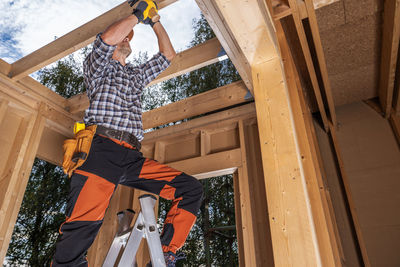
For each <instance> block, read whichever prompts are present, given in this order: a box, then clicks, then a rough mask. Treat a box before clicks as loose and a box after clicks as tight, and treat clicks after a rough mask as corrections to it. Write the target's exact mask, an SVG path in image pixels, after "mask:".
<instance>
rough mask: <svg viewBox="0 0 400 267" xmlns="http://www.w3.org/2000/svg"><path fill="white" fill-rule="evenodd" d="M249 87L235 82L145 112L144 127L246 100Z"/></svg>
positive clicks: (148, 127) (147, 127)
mask: <svg viewBox="0 0 400 267" xmlns="http://www.w3.org/2000/svg"><path fill="white" fill-rule="evenodd" d="M246 93H247V88H246V87H245V85H244V83H243V82H242V81H239V82H234V83H232V84H228V85H225V86H222V87H219V88H217V89H213V90H210V91H207V92H204V93H201V94H198V95H195V96H192V97H189V98H186V99H183V100H180V101H177V102H175V103H172V104H169V105H166V106H163V107H160V108H157V109H153V110H150V111H147V112H145V113H143V117H142V120H143V128H144V129H150V128H153V127H156V126H159V125H163V124H167V123H170V122H175V121H179V120H183V119H185V118H191V117H194V116H197V115H201V114H204V113H207V112H210V111H215V110H218V109H222V108H225V107H229V106H233V105H236V104H240V103H243V102H245V101H246V100H245V99H244V97H245V95H246Z"/></svg>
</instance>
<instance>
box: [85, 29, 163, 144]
mask: <svg viewBox="0 0 400 267" xmlns="http://www.w3.org/2000/svg"><path fill="white" fill-rule="evenodd" d="M115 47H116V46H110V45H107V44H106V43H104V42H103V40H102V39H101V37H100V34H99V35H98V36H97V38H96V40H95V41H94V43H93V51H92V52H91V53H90V54H89V55H88V56H87V57H86V59H85V61H84V63H83V73H84V76H85V84H86V87H87V95H88V97H89V101H90V106H89V108H88V109H87V110H86V111H85V117H84V122H85V124H87V125H90V124H97V125H102V126H105V127H108V128H112V129H115V130H120V131H125V132H128V133H131V134H134V135H135V136H136V138H137V139H138V140H139V141H142V140H143V125H142V103H141V95H142V90H143V88H144V87H145V86H146V85H147V84H148V83H150V82H151V81H152V80H153V79H155V78H156V77H157V75H158V74H159V73H161V72H162V71H163V70H165V69H166V68H167V67H168V66H169V65H170V62H169V61H168V59H167V58H166V57H165V56H164V55H163V54H161V53H160V52H159V53H157V54H156V55H154V56H153V57H152V58H151V59H150V60H149V61H147V62H146V63H144V64H141V65H138V66H133V65H132V64H126V65H125V66H122V65H121V63H119V62H118V61H116V60H114V59H112V55H113V52H114V50H115Z"/></svg>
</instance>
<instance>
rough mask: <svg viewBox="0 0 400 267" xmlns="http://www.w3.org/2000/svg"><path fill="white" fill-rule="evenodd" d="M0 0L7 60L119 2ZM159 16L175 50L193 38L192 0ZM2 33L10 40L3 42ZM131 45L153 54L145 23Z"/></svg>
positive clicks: (0, 47)
mask: <svg viewBox="0 0 400 267" xmlns="http://www.w3.org/2000/svg"><path fill="white" fill-rule="evenodd" d="M0 2H1V3H0V38H1V39H0V40H1V42H2V43H1V44H0V57H1V58H2V59H6V60H7V61H9V62H10V60H11V62H12V61H14V60H16V59H17V58H16V57H18V56H17V55H16V54H19V56H25V55H27V54H29V53H31V52H33V51H34V50H36V49H38V48H40V47H42V46H44V45H46V44H47V43H49V42H51V41H53V40H54V38H55V37H61V36H62V35H64V34H66V33H68V32H70V31H71V30H73V29H75V28H77V27H79V26H81V25H82V24H84V23H86V22H88V21H90V20H92V19H93V18H95V17H97V16H99V15H101V14H102V13H104V12H106V11H108V10H110V9H112V8H113V7H115V6H117V5H119V4H121V3H122V1H120V0H103V1H95V0H87V1H82V0H68V1H55V0H15V1H4V0H3V1H0ZM160 16H161V21H162V23H163V25H164V27H165V28H166V30H167V32H168V33H169V36H170V38H171V41H172V43H173V45H174V47H175V49H176V50H183V49H185V48H186V47H187V46H188V44H189V43H190V41H191V39H192V37H193V30H192V20H193V18H198V17H199V16H200V10H199V9H198V7H197V4H196V3H195V1H194V0H180V1H177V2H176V3H174V4H172V5H170V6H168V7H166V8H164V9H163V10H161V11H160ZM4 33H7V34H10V35H11V36H12V38H13V39H12V40H9V42H8V41H5V40H4V38H3V37H4ZM2 35H3V36H2ZM132 47H133V52H134V54H137V53H138V52H139V51H147V52H148V53H149V55H152V54H153V53H155V52H157V51H158V45H157V39H156V37H155V35H154V33H153V31H152V30H151V28H150V27H149V26H148V25H138V26H137V27H136V28H135V36H134V39H133V41H132ZM11 62H10V63H11Z"/></svg>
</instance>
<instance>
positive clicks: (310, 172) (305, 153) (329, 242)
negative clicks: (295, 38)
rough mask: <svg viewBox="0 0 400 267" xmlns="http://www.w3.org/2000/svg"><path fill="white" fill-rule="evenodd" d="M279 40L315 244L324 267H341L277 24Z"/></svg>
mask: <svg viewBox="0 0 400 267" xmlns="http://www.w3.org/2000/svg"><path fill="white" fill-rule="evenodd" d="M276 28H277V33H278V40H279V43H280V45H281V52H282V57H283V58H282V59H283V62H284V67H285V74H286V80H287V84H288V88H289V89H288V92H289V96H290V103H291V106H292V109H293V119H294V123H295V128H296V132H297V139H298V143H299V149H300V153H301V155H302V156H301V159H302V165H303V169H304V174H305V179H306V181H307V182H306V184H307V189H308V190H307V191H308V196H309V198H310V205H311V209H312V218H313V221H314V225H315V230H316V235H317V241H318V245H319V249H320V254H321V261H322V265H323V266H341V261H340V255H339V250H338V242H337V240H336V235H335V229H334V225H333V224H334V222H333V221H332V218H331V214H330V213H329V204H328V199H327V196H326V194H325V185H324V182H323V181H322V174H321V166H320V165H319V164H318V163H319V162H318V158H317V155H316V149H315V147H316V144H315V143H314V139H313V137H312V133H311V128H312V127H313V125H312V124H311V113H310V110H309V109H308V108H307V106H306V105H305V102H304V96H303V90H302V87H301V84H300V80H299V77H298V73H297V70H296V69H295V64H294V61H293V58H292V56H291V53H290V48H289V46H288V43H287V41H286V38H285V36H284V32H283V28H282V26H281V24H280V22H277V23H276Z"/></svg>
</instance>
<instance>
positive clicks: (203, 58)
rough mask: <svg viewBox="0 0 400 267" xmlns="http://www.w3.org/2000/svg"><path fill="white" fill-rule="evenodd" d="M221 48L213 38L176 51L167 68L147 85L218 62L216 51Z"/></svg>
mask: <svg viewBox="0 0 400 267" xmlns="http://www.w3.org/2000/svg"><path fill="white" fill-rule="evenodd" d="M221 49H222V46H221V44H220V43H219V41H218V39H217V38H213V39H211V40H208V41H206V42H204V43H202V44H199V45H197V46H195V47H192V48H189V49H187V50H185V51H182V52H181V53H178V54H177V56H176V57H175V58H174V59H173V60H172V62H171V65H170V66H169V67H168V69H166V70H165V71H163V72H162V73H161V74H160V75H159V76H158V77H157V78H156V79H155V80H154V81H152V82H151V83H150V84H149V85H148V86H151V85H153V84H157V83H159V82H162V81H166V80H169V79H171V78H174V77H177V76H179V75H182V74H185V73H187V72H191V71H194V70H197V69H200V68H202V67H205V66H208V65H211V64H213V63H216V62H218V61H219V58H218V53H219V52H221Z"/></svg>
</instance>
